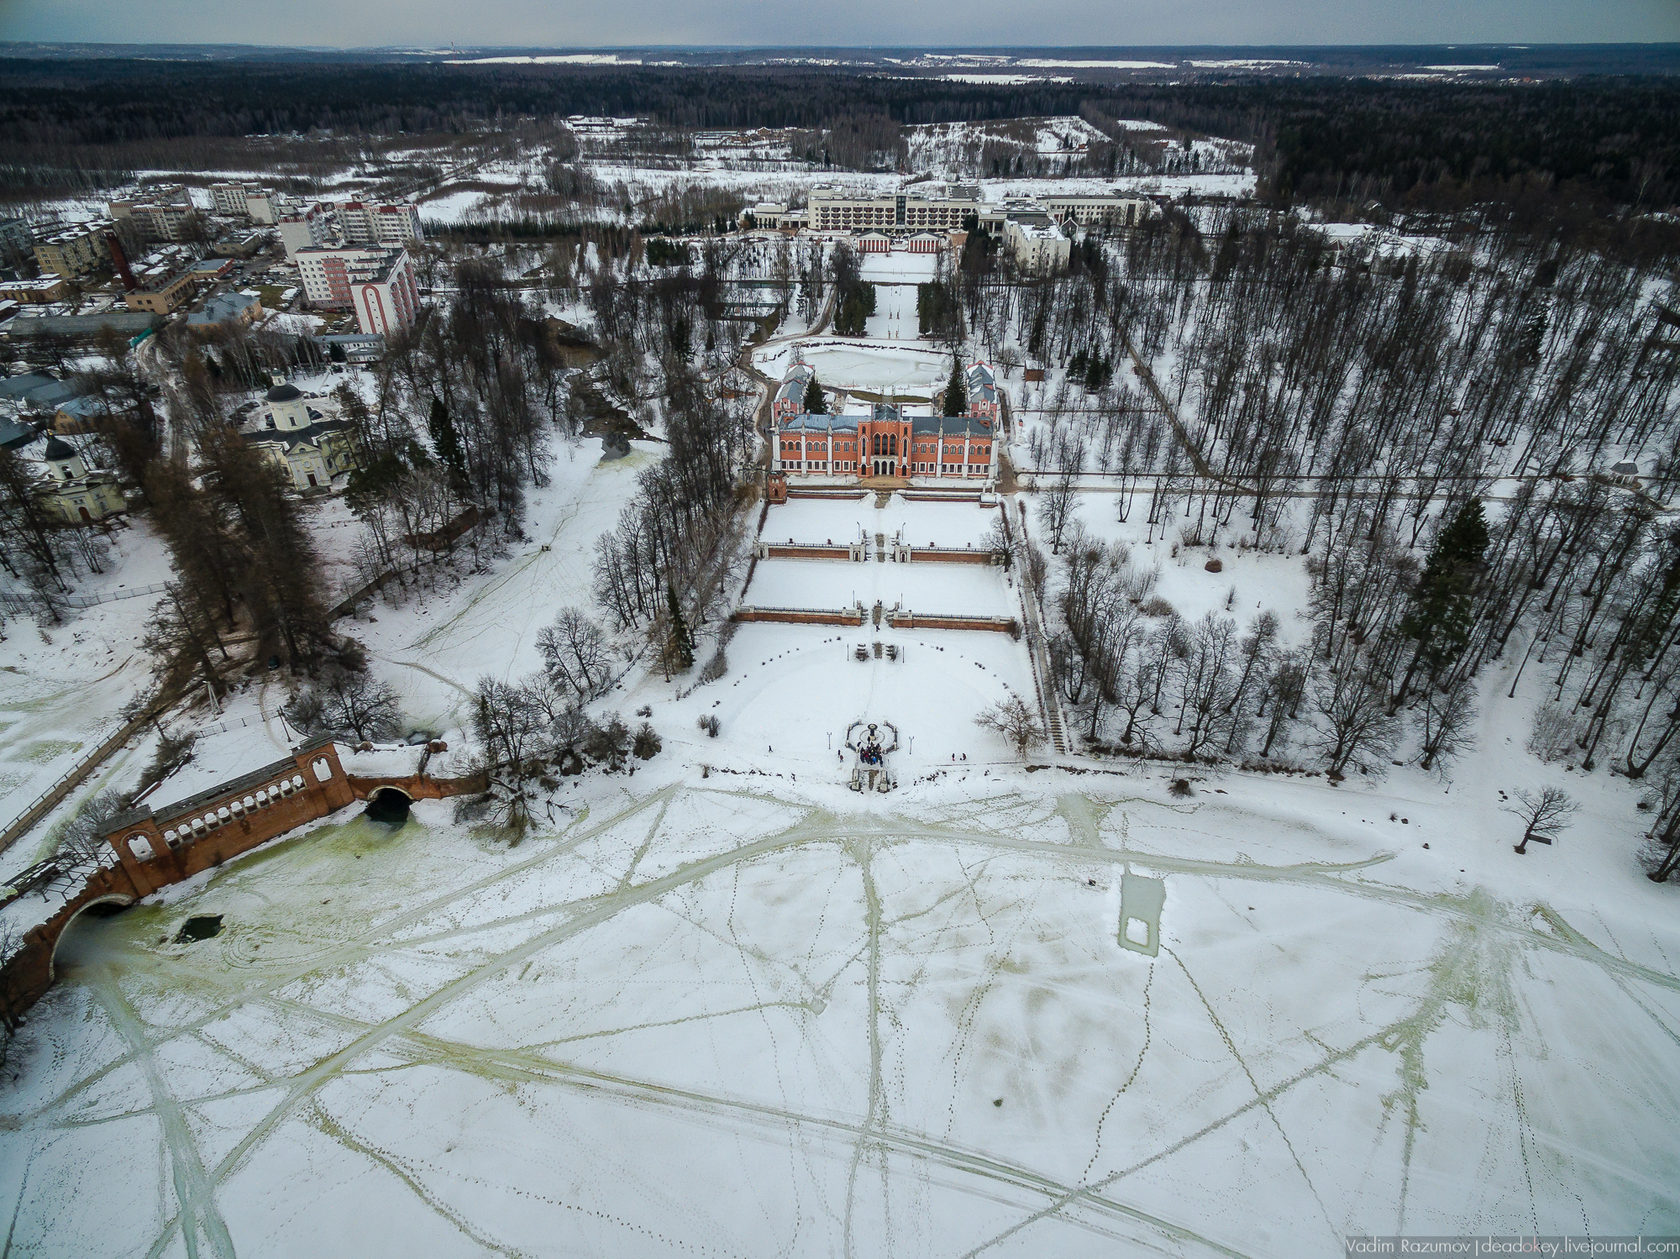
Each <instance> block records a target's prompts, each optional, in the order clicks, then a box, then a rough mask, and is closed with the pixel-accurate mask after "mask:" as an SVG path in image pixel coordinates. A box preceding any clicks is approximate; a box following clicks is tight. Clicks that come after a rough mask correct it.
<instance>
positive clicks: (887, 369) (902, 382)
mask: <svg viewBox="0 0 1680 1259" xmlns="http://www.w3.org/2000/svg"><path fill="white" fill-rule="evenodd" d="M910 293H911V297H910V314H909V318H908V320H901V321H900V322H899V325H898V326H899V327H900V328H901V329H903V330H904V331H905V332H906V333H907V334H908V335H907V336H906V338H905V339H906V340H909V339H910V338H911V337H913V336H914V335H915V332H916V321H915V320H916V307H915V291H914V290H910ZM880 317H881V316H880V315H879V314H877V315H876V318H877V319H879V318H880ZM795 348H798V350H799V351H800V352H801V354H802V355H803V356H804V359H805V361H806V362H807V363H809V364H810V365H811V366H812V367H814V368H816V369H817V378H818V379H819V380H821V381H822V382H823V384H824V385H829V386H834V387H837V388H846V389H859V390H863V391H864V392H867V393H880V394H886V393H895V394H896V395H897V397H898V398H899V399H900V400H902V401H915V400H920V401H923V402H925V401H927V400H928V399H929V398H931V397H932V396H933V391H934V389H935V388H936V387H938V386H941V385H943V384H944V383H945V381H946V378H947V377H949V376H950V374H951V360H950V357H949V356H948V355H942V354H940V352H939V351H938V350H936V349H934V348H933V347H932V346H927V347H926V348H919V349H911V348H902V349H901V348H900V347H898V346H896V345H871V344H869V343H868V342H862V341H841V340H822V341H806V342H798V343H794V342H789V343H784V344H782V345H779V346H777V347H775V348H774V349H772V350H771V351H769V352H767V353H764V354H758V355H754V358H753V361H754V362H755V363H756V364H757V365H758V368H759V370H760V371H762V372H764V373H765V374H766V375H769V376H771V377H774V378H777V379H780V377H781V376H782V375H783V374H784V373H785V372H786V371H787V368H788V364H790V363H791V362H792V361H793V352H794V349H795Z"/></svg>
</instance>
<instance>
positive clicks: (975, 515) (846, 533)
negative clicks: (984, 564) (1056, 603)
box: [761, 494, 997, 546]
mask: <svg viewBox="0 0 1680 1259" xmlns="http://www.w3.org/2000/svg"><path fill="white" fill-rule="evenodd" d="M996 519H997V509H996V508H995V507H980V506H978V505H976V504H974V503H972V502H962V503H955V504H951V503H935V502H927V501H911V500H909V499H906V498H905V497H904V496H903V495H901V494H894V495H893V496H892V497H891V498H890V499H888V500H887V505H886V506H885V507H881V508H877V507H876V506H875V496H874V495H873V494H870V495H868V496H867V497H865V496H863V495H857V496H853V497H848V498H794V499H789V500H788V501H787V502H785V503H780V504H778V505H776V506H775V507H772V508H771V509H770V514H769V516H768V517H767V518H766V519H765V521H764V530H763V532H762V534H761V536H762V537H763V538H764V540H765V541H766V542H783V541H787V542H808V543H820V542H830V541H833V542H836V543H845V542H851V541H853V540H855V539H856V538H857V537H858V530H859V529H860V528H861V529H863V530H865V531H866V532H867V533H868V534H869V535H870V536H871V537H873V536H874V535H875V534H877V533H879V534H883V535H885V536H886V537H888V538H893V537H901V538H903V540H904V541H905V542H908V543H909V544H910V545H911V546H979V545H980V542H981V540H982V539H983V538H984V537H985V536H986V533H987V531H988V530H990V529H991V527H992V522H993V521H995V520H996Z"/></svg>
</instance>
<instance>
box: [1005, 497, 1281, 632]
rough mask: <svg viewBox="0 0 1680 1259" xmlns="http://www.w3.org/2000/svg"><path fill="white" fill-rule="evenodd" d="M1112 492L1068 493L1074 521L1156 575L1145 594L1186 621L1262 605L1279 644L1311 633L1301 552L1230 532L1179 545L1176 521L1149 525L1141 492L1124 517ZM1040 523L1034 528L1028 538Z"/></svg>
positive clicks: (1245, 612) (1251, 612)
mask: <svg viewBox="0 0 1680 1259" xmlns="http://www.w3.org/2000/svg"><path fill="white" fill-rule="evenodd" d="M1117 497H1118V496H1117V495H1115V494H1111V493H1106V492H1102V491H1087V492H1085V493H1081V494H1079V495H1077V496H1076V497H1075V498H1074V513H1075V519H1077V520H1078V522H1079V524H1080V525H1081V526H1083V527H1084V529H1085V530H1086V531H1087V532H1088V533H1089V534H1090V535H1091V536H1092V537H1093V538H1098V539H1101V540H1102V541H1105V542H1116V543H1121V544H1123V545H1124V546H1125V547H1126V549H1127V551H1128V553H1129V554H1130V557H1131V561H1132V564H1133V566H1134V567H1136V568H1143V569H1148V568H1154V569H1155V570H1156V571H1157V572H1158V573H1159V578H1158V580H1157V581H1156V583H1155V588H1154V590H1153V592H1152V593H1153V594H1154V595H1157V596H1159V597H1160V598H1162V599H1165V600H1166V601H1167V602H1168V603H1170V604H1172V606H1173V609H1174V610H1175V611H1176V612H1178V614H1179V615H1180V616H1182V617H1184V619H1185V620H1187V621H1195V620H1198V619H1200V618H1201V617H1202V616H1203V615H1204V614H1205V613H1208V612H1216V613H1219V614H1220V615H1224V616H1234V617H1236V618H1237V620H1238V622H1239V623H1242V624H1246V623H1247V622H1248V621H1249V620H1251V619H1252V618H1253V617H1255V616H1257V615H1258V614H1259V613H1261V612H1263V611H1269V612H1272V613H1274V614H1275V615H1276V616H1277V618H1278V632H1279V636H1280V638H1281V639H1282V640H1283V641H1284V642H1286V643H1295V642H1304V641H1306V640H1307V639H1308V638H1310V637H1311V636H1312V622H1311V620H1310V619H1309V618H1308V616H1307V615H1306V609H1307V606H1308V595H1309V593H1310V591H1311V582H1310V580H1309V579H1308V577H1307V563H1306V558H1305V557H1304V556H1301V555H1298V554H1296V553H1295V551H1294V549H1293V548H1292V549H1291V550H1290V552H1289V553H1288V554H1282V555H1280V554H1277V553H1275V552H1262V551H1256V550H1252V549H1246V548H1240V547H1238V546H1237V545H1236V544H1235V538H1234V537H1233V538H1232V539H1231V540H1230V541H1229V542H1221V543H1220V544H1218V545H1216V546H1214V547H1212V548H1209V547H1205V546H1196V547H1187V546H1183V545H1180V544H1179V528H1178V525H1177V524H1174V525H1173V526H1171V527H1169V528H1168V529H1167V530H1166V531H1165V536H1164V537H1163V536H1162V534H1163V531H1162V529H1161V528H1159V527H1156V528H1153V529H1152V528H1150V526H1149V524H1148V519H1147V518H1148V515H1149V506H1148V500H1149V492H1148V490H1147V489H1145V490H1143V491H1141V492H1140V493H1139V494H1138V496H1137V499H1136V503H1135V506H1134V507H1133V510H1132V512H1131V515H1130V518H1129V519H1128V520H1126V521H1121V520H1120V519H1119V515H1118V506H1119V505H1118V503H1117V502H1116V498H1117ZM1041 534H1042V529H1040V530H1035V534H1034V536H1035V537H1039V540H1040V541H1041V542H1042V541H1043V539H1042V537H1040V536H1039V535H1041ZM1210 560H1218V561H1219V564H1220V570H1221V571H1219V572H1217V573H1210V572H1208V571H1207V567H1206V566H1207V564H1208V562H1209V561H1210Z"/></svg>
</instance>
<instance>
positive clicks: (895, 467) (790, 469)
mask: <svg viewBox="0 0 1680 1259" xmlns="http://www.w3.org/2000/svg"><path fill="white" fill-rule="evenodd" d="M811 374H812V369H811V368H810V367H809V366H808V365H806V364H805V363H803V362H799V361H797V360H796V361H795V362H794V364H793V365H792V366H791V367H790V368H789V369H788V374H787V376H786V377H785V378H784V379H783V381H782V385H781V387H780V388H779V389H778V390H777V391H776V395H775V399H774V401H773V402H772V405H771V417H772V420H773V422H774V423H775V425H776V438H775V441H774V443H773V449H772V451H771V458H772V467H771V471H772V472H777V473H783V474H788V473H791V474H793V475H795V476H819V477H835V476H840V477H867V476H896V477H928V478H932V479H934V480H950V479H953V478H954V479H959V480H964V481H989V480H992V479H993V478H995V477H996V476H997V457H998V451H997V441H996V428H997V422H998V410H999V401H998V391H997V384H996V381H995V379H994V377H993V375H992V369H991V368H990V367H989V366H988V365H987V364H985V363H978V362H977V363H972V364H970V365H969V366H968V368H967V369H966V371H965V373H964V375H965V380H966V384H967V388H968V412H967V414H965V415H933V414H927V413H926V412H927V410H928V408H910V407H902V406H897V405H892V404H888V403H876V404H874V405H873V406H872V407H871V408H870V409H869V410H867V411H864V412H860V413H850V412H842V413H840V414H838V415H809V414H807V413H806V412H805V408H804V405H803V399H804V396H805V385H806V383H807V382H808V381H809V380H810V379H811Z"/></svg>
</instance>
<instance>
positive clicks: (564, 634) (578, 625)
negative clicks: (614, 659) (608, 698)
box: [537, 608, 611, 700]
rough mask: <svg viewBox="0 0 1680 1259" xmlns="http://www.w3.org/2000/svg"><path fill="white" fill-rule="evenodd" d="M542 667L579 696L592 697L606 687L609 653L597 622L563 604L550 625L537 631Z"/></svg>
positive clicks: (609, 670)
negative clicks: (563, 606) (564, 606)
mask: <svg viewBox="0 0 1680 1259" xmlns="http://www.w3.org/2000/svg"><path fill="white" fill-rule="evenodd" d="M537 649H538V650H539V651H540V652H542V658H543V670H544V672H546V673H547V674H548V677H549V680H550V681H551V682H552V683H553V684H554V685H555V686H558V687H565V688H567V689H569V690H570V691H572V692H573V693H574V694H575V695H576V696H577V697H578V699H580V700H591V699H594V698H596V697H597V696H599V695H600V694H601V693H602V691H603V690H605V689H606V685H607V682H608V680H609V679H610V677H611V654H610V647H609V644H608V642H607V636H606V633H605V631H603V630H602V628H601V626H600V624H599V622H597V621H595V620H593V619H591V618H590V617H589V616H588V615H586V614H585V613H583V612H582V611H580V610H579V609H577V608H563V609H561V612H560V615H559V616H557V617H556V618H555V620H554V624H553V625H545V626H544V627H543V628H542V629H541V630H539V631H538V632H537Z"/></svg>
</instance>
